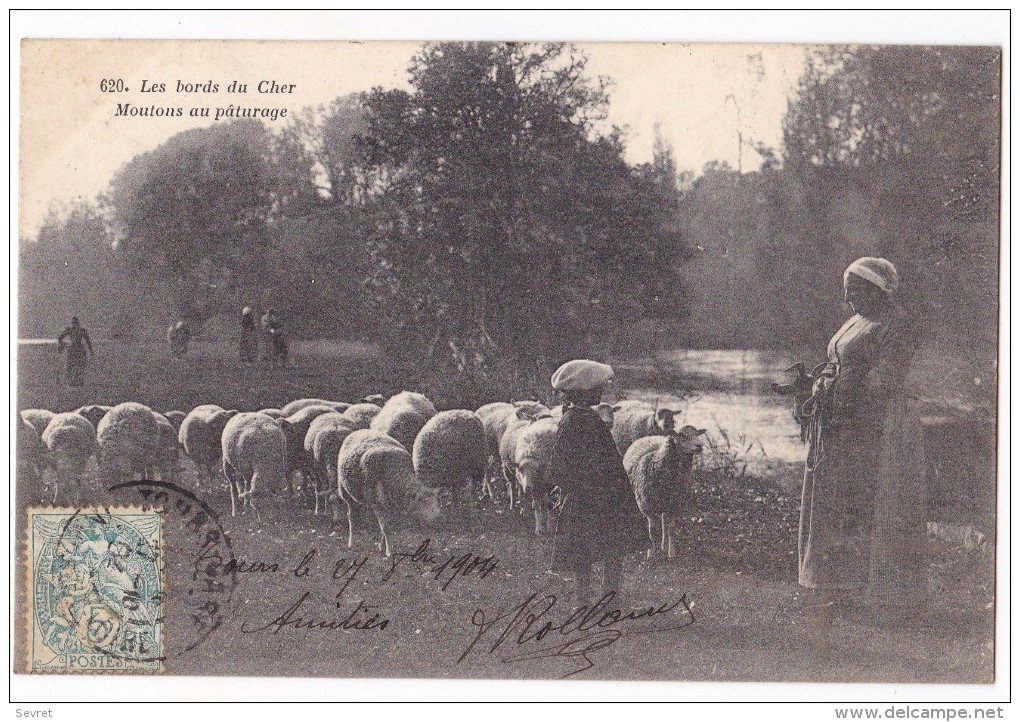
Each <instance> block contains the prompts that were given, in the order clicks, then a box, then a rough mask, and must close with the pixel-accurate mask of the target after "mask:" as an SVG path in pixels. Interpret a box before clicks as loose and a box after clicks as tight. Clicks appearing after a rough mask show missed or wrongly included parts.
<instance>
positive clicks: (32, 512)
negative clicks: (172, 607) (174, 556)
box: [25, 507, 164, 673]
mask: <svg viewBox="0 0 1020 722" xmlns="http://www.w3.org/2000/svg"><path fill="white" fill-rule="evenodd" d="M27 529H28V548H27V552H28V569H27V575H26V579H27V581H28V583H29V584H30V588H29V590H28V594H27V599H28V603H29V609H28V614H27V615H26V618H25V623H26V624H27V626H28V629H27V630H26V631H27V632H28V634H27V639H28V667H29V670H30V671H33V672H64V673H76V672H77V673H80V672H118V671H119V672H160V671H162V669H163V646H164V643H163V636H162V634H163V630H162V627H163V597H162V595H163V586H164V581H163V568H164V565H163V539H162V512H160V511H158V510H143V509H142V507H119V508H114V509H98V508H92V509H89V508H83V509H69V508H41V507H31V508H29V510H28V525H27Z"/></svg>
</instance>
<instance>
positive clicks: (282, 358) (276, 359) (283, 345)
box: [269, 324, 288, 369]
mask: <svg viewBox="0 0 1020 722" xmlns="http://www.w3.org/2000/svg"><path fill="white" fill-rule="evenodd" d="M269 340H270V343H271V344H272V346H271V350H272V361H273V366H279V367H280V368H282V369H285V368H287V352H288V348H287V337H286V336H284V334H283V329H282V328H281V327H280V325H279V324H276V325H274V326H271V327H270V328H269Z"/></svg>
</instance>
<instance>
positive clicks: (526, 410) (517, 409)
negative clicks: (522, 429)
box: [511, 401, 549, 421]
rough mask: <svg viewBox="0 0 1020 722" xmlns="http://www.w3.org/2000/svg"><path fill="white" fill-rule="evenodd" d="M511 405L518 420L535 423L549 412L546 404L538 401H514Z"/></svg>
mask: <svg viewBox="0 0 1020 722" xmlns="http://www.w3.org/2000/svg"><path fill="white" fill-rule="evenodd" d="M511 404H512V405H513V407H514V414H515V415H516V416H517V418H518V419H527V420H529V421H533V420H535V419H538V418H541V415H542V414H543V413H546V412H548V411H549V409H547V408H546V407H545V405H544V404H542V403H540V402H538V401H512V402H511Z"/></svg>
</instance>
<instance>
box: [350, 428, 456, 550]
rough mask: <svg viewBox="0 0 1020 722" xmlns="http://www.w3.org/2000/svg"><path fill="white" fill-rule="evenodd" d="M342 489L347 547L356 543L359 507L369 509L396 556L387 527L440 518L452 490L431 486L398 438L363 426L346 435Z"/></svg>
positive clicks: (383, 541)
mask: <svg viewBox="0 0 1020 722" xmlns="http://www.w3.org/2000/svg"><path fill="white" fill-rule="evenodd" d="M337 483H338V487H337V491H338V495H339V497H340V500H341V501H343V503H344V504H345V506H346V507H347V546H348V547H350V546H353V544H354V507H355V506H358V507H363V508H366V509H368V510H369V511H370V512H371V513H372V515H373V516H374V517H375V520H376V522H377V523H378V525H379V532H380V534H381V541H380V544H379V545H378V546H380V547H381V549H382V550H383V551H384V553H385V554H386V556H390V543H389V537H388V535H387V530H388V529H391V528H392V527H393V525H394V523H396V522H397V521H398V520H399V519H401V518H402V517H403V518H410V519H417V520H421V521H424V522H426V523H429V524H431V523H434V522H436V521H437V520H438V519H439V517H440V516H441V514H442V509H443V506H444V505H445V503H446V501H447V499H448V496H449V491H448V490H447V489H445V488H443V487H437V488H432V489H429V488H426V487H424V486H422V484H421V482H419V481H418V479H417V478H416V477H415V475H414V465H413V463H412V460H411V454H409V453H408V451H407V449H405V448H404V447H403V446H402V445H401V444H400V443H399V442H398V441H396V440H395V439H393V438H392V437H389V436H387V435H386V434H382V433H380V432H378V431H372V430H371V429H361V430H358V431H355V432H353V433H351V434H350V435H349V436H348V437H347V438H346V439H344V443H343V445H342V446H341V447H340V452H339V454H338V456H337Z"/></svg>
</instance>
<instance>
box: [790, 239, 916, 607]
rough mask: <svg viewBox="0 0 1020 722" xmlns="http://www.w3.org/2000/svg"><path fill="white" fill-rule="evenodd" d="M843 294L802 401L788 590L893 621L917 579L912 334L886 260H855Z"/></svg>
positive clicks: (910, 600) (912, 601)
mask: <svg viewBox="0 0 1020 722" xmlns="http://www.w3.org/2000/svg"><path fill="white" fill-rule="evenodd" d="M843 285H844V292H845V298H846V301H847V303H848V304H849V305H850V307H851V308H852V309H853V311H854V316H853V317H851V318H850V319H849V320H848V321H847V322H846V323H845V324H843V327H842V328H840V329H839V331H837V332H836V335H834V336H833V337H832V339H831V340H830V341H829V347H828V358H829V363H828V368H827V372H826V373H825V375H824V376H823V377H822V378H819V379H818V380H817V381H816V382H815V389H814V390H815V396H814V397H813V399H812V401H810V402H809V403H813V404H814V408H815V414H814V415H813V416H812V417H811V425H810V429H809V441H808V443H809V446H808V458H807V464H806V468H805V473H804V492H803V500H802V505H801V518H800V541H799V560H800V570H799V581H800V584H801V586H804V587H808V588H812V589H815V590H818V591H819V596H820V597H821V601H822V602H823V603H828V602H834V603H835V602H849V601H851V598H853V599H854V600H855V601H867V602H868V603H870V604H872V605H874V606H875V607H876V608H877V610H878V611H879V613H880V614H881V615H882V616H887V615H893V616H896V615H900V616H902V615H903V614H909V613H910V610H911V609H912V608H914V607H915V606H916V604H917V603H918V602H919V601H920V600H921V594H922V593H923V591H924V583H925V578H926V576H925V573H926V569H925V564H924V544H925V535H926V524H925V510H926V509H925V497H924V447H923V442H922V437H921V423H920V418H919V415H918V412H917V405H916V402H915V401H914V399H912V398H911V397H910V396H909V395H908V393H907V389H906V376H907V373H908V371H909V370H910V362H911V359H912V357H913V355H914V351H915V349H916V345H917V335H916V330H915V324H913V323H911V322H910V320H909V319H908V318H907V317H906V315H905V314H904V313H903V311H902V309H900V307H899V306H898V305H897V304H896V301H895V298H896V291H897V289H898V287H899V274H898V273H897V271H896V267H895V266H894V265H893V264H892V263H890V262H889V261H887V260H885V259H884V258H870V257H865V258H860V259H858V260H856V261H854V262H853V263H852V264H850V266H849V267H848V268H847V269H846V272H845V273H844V274H843Z"/></svg>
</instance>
